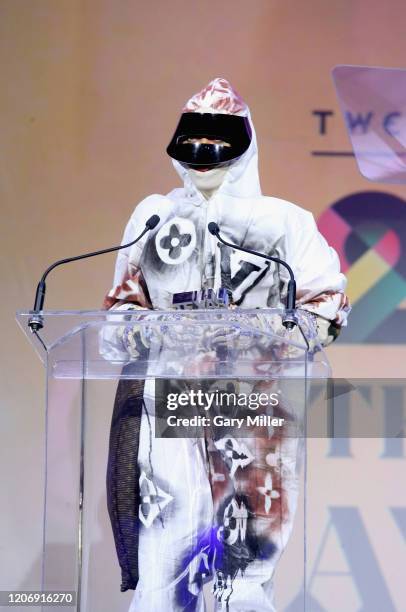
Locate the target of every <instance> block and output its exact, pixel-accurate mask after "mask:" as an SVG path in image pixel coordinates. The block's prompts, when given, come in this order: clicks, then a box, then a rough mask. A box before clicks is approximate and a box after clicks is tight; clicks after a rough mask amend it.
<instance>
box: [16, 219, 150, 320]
mask: <svg viewBox="0 0 406 612" xmlns="http://www.w3.org/2000/svg"><path fill="white" fill-rule="evenodd" d="M159 221H160V218H159V216H158V215H152V217H150V218H149V219H148V220H147V221H146V223H145V227H144V229H143V231H142V232H141V234H140V235H139V236H137V238H135V240H133V241H132V242H128V243H127V244H121V245H120V246H114V247H109V248H108V249H102V250H100V251H93V252H91V253H84V254H83V255H76V256H75V257H66V258H65V259H58V261H55V262H54V263H53V264H51V265H50V266H49V267H48V268H47V269H46V270H45V272H44V274H43V275H42V277H41V280H40V281H39V283H38V286H37V291H36V293H35V301H34V308H33V310H31V312H30V314H32V317H31V318H30V319H29V321H28V326H29V328H30V329H31V331H32V332H37V331H38V330H40V329H42V328H43V326H44V323H43V319H42V316H41V315H40V312H41V311H42V310H44V302H45V293H46V284H45V280H46V277H47V276H48V274H49V273H50V272H51V270H53V269H54V268H56V267H57V266H61V265H62V264H65V263H69V262H71V261H77V260H78V259H86V258H87V257H95V256H96V255H103V254H104V253H111V252H113V251H119V250H120V249H125V248H127V247H129V246H132V245H133V244H135V243H136V242H138V241H139V240H141V238H142V237H143V236H144V235H145V234H146V233H147V232H149V231H151V230H153V229H154V228H155V227H156V226H157V225H158V223H159Z"/></svg>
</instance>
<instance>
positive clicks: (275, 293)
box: [104, 79, 350, 612]
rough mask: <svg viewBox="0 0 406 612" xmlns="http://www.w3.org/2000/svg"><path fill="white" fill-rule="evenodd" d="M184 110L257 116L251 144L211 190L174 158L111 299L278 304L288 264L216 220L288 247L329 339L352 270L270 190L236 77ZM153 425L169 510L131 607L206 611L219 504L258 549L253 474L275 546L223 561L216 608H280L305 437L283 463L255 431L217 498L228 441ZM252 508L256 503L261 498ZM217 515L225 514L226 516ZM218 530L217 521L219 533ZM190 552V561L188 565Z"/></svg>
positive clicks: (272, 247)
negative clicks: (276, 517)
mask: <svg viewBox="0 0 406 612" xmlns="http://www.w3.org/2000/svg"><path fill="white" fill-rule="evenodd" d="M184 112H230V113H234V114H243V115H245V116H248V117H249V121H250V125H251V128H252V141H251V144H250V146H249V148H248V150H247V151H246V152H245V153H244V155H243V156H242V157H241V158H240V159H239V160H238V161H236V162H235V163H234V164H233V165H232V166H230V167H229V169H228V170H227V172H226V174H225V176H224V180H223V181H222V182H221V185H220V187H219V188H218V189H217V191H216V192H215V193H214V195H213V196H212V197H210V198H209V199H206V198H205V197H204V196H203V195H202V193H201V192H200V191H199V190H198V189H197V187H196V185H195V182H194V181H193V180H191V176H190V174H189V172H188V171H187V169H185V168H184V167H182V166H181V165H180V164H179V163H178V162H177V161H173V165H174V168H175V170H176V172H177V173H178V175H179V177H180V178H181V180H182V182H183V186H182V187H178V188H176V189H173V190H172V191H170V192H169V193H168V194H166V195H160V194H154V195H151V196H149V197H147V198H145V199H144V200H143V201H142V202H140V203H139V204H138V206H136V208H135V210H134V212H133V214H132V215H131V218H130V219H129V221H128V223H127V226H126V228H125V232H124V236H123V242H122V243H123V244H125V243H127V242H130V241H131V240H133V239H134V238H135V237H136V236H137V235H138V234H139V233H140V232H141V231H142V229H143V228H144V226H145V222H146V221H147V219H148V218H149V217H150V216H151V215H152V214H158V215H159V216H160V223H159V225H158V226H157V227H156V228H155V229H154V230H153V231H151V232H149V233H148V234H147V235H146V236H145V237H144V238H143V240H142V241H140V242H138V243H137V244H136V245H134V246H133V247H131V248H127V249H124V250H122V251H120V252H119V254H118V257H117V263H116V268H115V276H114V284H113V287H112V289H111V291H110V292H109V293H108V295H107V296H106V299H105V307H106V308H115V309H116V308H119V309H120V310H126V309H128V308H134V307H140V306H141V307H152V308H154V309H170V308H171V306H172V297H173V294H174V293H176V292H184V291H192V290H199V289H202V288H214V289H218V288H220V287H226V288H227V289H228V290H229V294H230V296H231V298H232V301H233V302H234V303H235V304H236V305H237V306H239V307H240V308H257V307H258V308H266V307H278V306H281V305H282V304H283V303H284V299H285V297H286V290H287V282H288V280H289V276H288V274H287V271H286V270H285V269H284V268H283V267H279V266H277V265H276V264H274V263H271V264H269V263H268V262H266V261H265V260H263V259H261V258H258V257H256V256H251V255H248V254H245V253H242V252H239V251H235V250H233V249H231V248H228V247H224V246H222V245H219V244H218V240H217V239H216V238H215V237H213V236H212V235H211V234H210V233H209V232H208V229H207V225H208V223H209V222H210V221H215V222H216V223H217V224H218V225H219V227H220V231H221V234H222V235H223V236H224V238H225V239H226V240H228V241H230V242H232V243H235V244H238V245H241V246H244V247H247V248H251V249H254V250H257V251H260V252H262V253H265V254H268V255H272V256H276V257H279V258H281V259H284V260H285V261H286V262H287V263H288V264H290V266H291V267H292V269H293V271H294V274H295V277H296V282H297V306H298V307H300V308H305V309H308V310H310V311H311V312H313V313H314V314H315V315H317V316H318V317H320V320H321V321H322V323H321V324H320V325H319V332H320V336H321V340H322V342H324V343H328V341H330V340H331V337H330V332H329V327H330V323H331V322H334V324H335V327H336V328H337V329H339V327H340V326H342V325H346V319H347V315H348V313H349V310H350V307H349V304H348V300H347V298H346V297H345V294H344V290H345V287H346V279H345V277H344V275H343V274H341V273H340V268H339V260H338V257H337V254H336V252H335V251H334V250H333V249H332V248H331V247H329V245H328V244H327V242H326V240H325V239H324V238H323V236H322V235H321V234H320V233H319V232H318V230H317V226H316V223H315V220H314V218H313V215H312V214H311V213H310V212H308V211H306V210H304V209H302V208H300V207H299V206H297V205H295V204H293V203H291V202H288V201H285V200H283V199H280V198H275V197H268V196H264V195H262V192H261V187H260V181H259V176H258V150H257V140H256V134H255V129H254V126H253V123H252V120H251V117H250V113H249V109H248V107H247V106H246V105H245V103H244V102H243V101H242V99H241V98H240V96H238V94H237V93H236V92H235V91H234V90H233V89H232V88H231V86H230V85H229V84H228V83H227V81H225V80H224V79H215V80H214V81H213V82H212V83H210V84H209V85H208V86H207V87H206V88H204V89H203V90H202V92H199V93H198V94H196V95H195V96H193V97H192V98H191V99H190V100H189V101H188V103H187V104H186V105H185V107H184ZM112 333H113V332H112ZM104 354H105V356H106V357H107V358H113V359H114V358H120V357H123V356H125V351H124V349H123V351H122V352H120V339H119V338H117V337H113V336H112V337H110V338H109V337H105V338H104ZM147 386H148V385H147ZM145 397H146V401H147V403H148V402H150V401H151V398H152V395H150V394H149V393H148V392H147V391H146V392H145ZM153 426H154V420H153V418H151V422H149V421H148V422H147V420H146V419H144V418H143V420H142V429H141V439H140V451H139V453H140V454H139V465H140V469H141V472H143V474H144V476H143V478H144V480H145V482H148V483H149V486H150V489H151V490H152V489H154V491H155V492H157V491H158V492H159V490H160V491H161V493H160V495H161V497H162V499H164V500H165V508H163V509H162V510H163V512H162V513H159V512H158V514H157V517H156V519H154V520H153V521H152V522H151V524H148V526H146V525H144V526H143V529H142V531H141V533H140V549H139V551H140V552H139V562H140V581H139V584H138V587H137V589H136V591H135V594H134V598H133V601H132V604H131V607H130V612H138V610H140V611H144V610H148V612H162V611H163V610H165V611H168V612H170V611H181V610H182V611H185V612H186V611H188V612H191V611H192V610H195V611H199V612H201V611H203V610H204V602H203V599H202V596H201V591H200V587H199V585H200V586H201V582H202V580H204V579H205V576H204V573H203V574H199V572H200V571H201V568H202V567H203V568H204V567H205V563H206V561H207V558H206V557H205V556H204V555H205V554H206V552H205V551H206V549H205V548H204V547H202V545H201V544H199V542H200V540H199V538H200V537H201V534H202V533H206V532H207V531H208V530H210V528H211V526H212V522H213V512H217V513H220V514H221V512H223V513H224V520H225V521H230V520H231V519H230V518H229V517H231V518H233V519H234V515H235V516H236V517H237V519H236V520H237V524H238V525H239V527H238V529H239V532H238V534H237V531H235V530H234V532H235V533H234V535H233V537H234V536H235V537H236V538H237V535H238V542H239V545H240V546H241V547H242V550H244V551H245V552H247V551H248V552H247V554H248V555H251V554H253V553H252V550H250V549H249V546H248V545H247V544H246V542H243V541H242V540H243V539H244V538H245V533H246V529H247V521H248V518H247V517H248V509H247V507H249V504H250V499H249V498H247V500H248V501H247V500H245V501H244V502H243V501H241V500H242V498H240V497H238V496H237V497H235V496H233V495H234V494H233V493H232V491H234V492H235V491H237V490H238V487H240V486H245V487H246V486H247V482H249V481H250V480H251V482H252V481H254V482H255V480H253V476H252V474H254V476H255V479H257V480H258V483H259V485H261V486H259V488H258V489H257V490H258V491H261V492H262V494H263V495H264V496H265V499H266V504H268V505H265V506H264V508H263V507H262V505H261V507H260V506H259V504H260V503H261V504H263V501H262V498H261V500H260V501H258V500H256V501H255V503H254V502H253V507H255V508H256V509H258V512H259V514H255V517H254V518H252V520H253V521H254V523H253V525H254V531H255V532H260V533H262V532H263V533H264V534H268V535H266V536H264V540H265V541H267V538H268V537H270V540H269V542H268V544H267V546H268V548H266V546H265V549H266V550H267V551H268V553H269V554H268V553H267V554H268V557H266V555H265V553H264V556H263V557H262V558H259V559H255V558H254V559H250V561H249V562H247V566H246V567H244V566H241V567H239V566H238V563H239V562H238V559H237V570H236V572H234V574H233V573H227V572H228V570H227V569H225V568H223V569H221V568H220V569H219V568H217V569H216V573H215V576H214V577H215V585H214V595H215V597H216V601H217V603H216V606H217V607H216V609H217V610H228V611H229V612H237V611H240V612H250V611H252V610H255V611H256V612H259V611H263V612H273V611H274V610H275V608H274V603H273V585H272V580H273V574H274V570H275V565H276V564H277V561H278V559H279V557H280V555H281V553H282V552H283V549H284V547H285V546H286V543H287V540H288V538H289V534H290V531H291V529H292V524H293V517H294V514H295V509H296V504H297V496H298V488H299V487H298V475H297V471H298V466H299V463H300V455H301V451H300V446H301V445H300V444H298V441H297V440H290V441H288V442H287V443H286V441H285V445H283V444H282V445H281V446H280V447H279V452H280V462H279V463H278V464H276V463H275V464H274V463H272V461H271V456H273V455H274V454H275V452H276V451H275V445H270V443H269V444H268V446H266V444H264V443H263V442H261V443H260V442H258V443H256V441H255V439H254V440H251V441H250V443H249V444H251V447H250V449H251V450H250V454H251V455H252V456H253V457H254V459H253V462H252V465H251V466H247V467H242V466H241V465H240V466H239V468H238V470H237V471H236V475H235V476H234V475H233V474H231V475H230V474H228V472H227V469H226V467H224V473H223V477H224V479H225V481H226V482H227V483H228V485H227V486H228V489H227V495H229V496H230V497H228V498H227V497H224V499H223V498H222V497H221V495H220V497H218V496H217V498H216V497H215V495H214V493H213V491H210V484H209V479H208V475H209V472H211V473H212V474H216V475H217V476H219V477H220V476H221V473H220V474H219V472H222V469H223V468H222V467H221V466H220V467H219V465H220V464H221V457H222V455H221V452H220V451H219V448H220V446H221V444H220V443H219V445H218V446H217V448H215V447H212V449H211V451H210V449H209V452H210V453H211V457H212V461H213V465H214V467H213V465H211V467H210V469H209V466H208V460H207V452H206V448H205V441H204V440H193V439H188V440H181V441H174V440H160V439H155V438H154V437H153V433H152V436H151V429H150V428H151V427H152V428H153ZM230 440H231V442H230ZM220 442H221V441H220ZM226 443H227V444H229V445H231V448H232V451H233V452H234V451H235V452H237V451H238V453H240V455H241V452H242V451H241V448H246V446H245V447H243V446H242V445H243V443H244V440H240V441H239V440H238V439H235V440H234V439H233V438H228V439H227V440H226V441H225V442H224V444H223V448H225V446H224V445H225V444H226ZM216 444H217V442H216ZM249 444H248V445H249ZM233 445H234V447H233ZM271 447H272V448H271ZM276 448H278V445H277V444H276ZM272 449H273V450H272ZM238 453H237V454H238ZM151 461H152V465H153V467H154V470H153V474H152V469H151V471H150V472H148V470H149V468H150V467H151ZM248 470H253V472H252V474H251V473H250V475H249V476H248V480H247V476H245V477H244V474H247V473H248ZM278 470H279V471H278ZM145 474H147V476H145ZM282 476H283V478H285V481H284V480H283V478H282ZM147 477H148V480H146V479H147ZM154 479H155V480H154ZM278 482H279V483H280V484H279V485H278V484H277V483H278ZM154 483H155V484H154ZM272 483H273V484H272ZM275 483H276V484H275ZM154 487H155V488H154ZM230 491H231V493H230ZM282 494H283V498H284V500H285V504H286V507H285V508H284V512H285V519H284V520H285V522H284V524H283V526H282V525H280V528H279V531H277V533H276V535H275V531H273V530H274V529H275V527H274V526H272V528H270V529H268V528H269V521H268V519H269V517H268V515H267V513H268V512H269V508H271V504H274V506H275V505H277V504H278V503H281V502H280V501H278V499H279V500H280V499H282V497H281V496H282ZM256 495H257V497H258V494H257V493H256ZM223 502H224V503H225V504H226V506H225V510H224V506H223V505H222V504H223ZM227 504H228V505H227ZM255 504H257V505H256V506H255ZM274 506H272V507H274ZM250 512H251V513H253V512H254V511H253V510H252V508H251V510H250ZM255 512H256V510H255ZM244 513H245V514H244ZM159 514H161V517H159V516H158V515H159ZM220 514H217V515H216V517H217V519H216V520H217V522H218V521H219V520H220V519H219V518H218V517H219V516H220ZM250 516H252V514H251V515H250ZM161 519H162V521H165V525H166V528H164V527H163V523H162V521H161V522H160V520H161ZM225 524H226V523H224V524H223V525H222V526H221V525H220V531H221V530H223V531H221V533H224V529H225V527H224V525H225ZM228 524H229V523H227V525H228ZM272 525H274V523H272ZM228 528H229V527H227V529H228ZM258 530H259V531H258ZM261 530H262V531H261ZM220 531H218V532H217V531H216V533H217V536H218V534H219V533H220ZM269 533H271V534H272V536H269ZM217 536H216V537H217ZM230 541H231V540H230ZM199 546H200V548H199ZM233 546H234V541H233ZM194 547H195V550H194ZM265 549H264V550H265ZM202 551H203V552H202ZM185 559H186V560H187V559H189V561H188V562H187V563H186V560H185ZM233 567H234V566H233ZM233 571H234V570H233ZM199 576H200V578H199ZM199 580H200V582H199ZM185 592H186V593H187V597H186V595H185ZM185 597H186V599H185ZM182 598H183V599H182Z"/></svg>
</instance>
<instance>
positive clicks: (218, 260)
mask: <svg viewBox="0 0 406 612" xmlns="http://www.w3.org/2000/svg"><path fill="white" fill-rule="evenodd" d="M216 83H217V85H218V84H220V85H221V90H222V91H224V90H227V89H228V88H229V89H228V91H229V92H232V94H233V95H237V94H236V93H235V92H234V90H232V88H231V86H230V85H229V84H228V83H227V82H226V81H225V80H224V79H215V80H214V81H212V83H210V84H209V86H208V87H211V91H215V90H216ZM204 91H207V88H205V90H203V92H204ZM217 91H218V87H217ZM198 95H199V94H197V96H198ZM193 99H196V96H195V97H194V98H192V100H193ZM189 102H190V101H189ZM206 105H207V100H206ZM205 112H207V110H205ZM211 112H213V110H212V111H211ZM219 112H227V111H226V110H224V109H222V110H221V111H219ZM246 114H247V115H248V117H249V121H250V125H251V129H252V141H251V144H250V146H249V148H248V150H247V151H246V152H245V153H244V154H243V155H242V157H240V158H239V159H238V160H237V161H236V162H235V163H234V164H233V165H232V166H231V167H230V168H229V170H228V172H227V173H226V175H225V178H224V180H223V182H222V184H221V186H220V187H219V189H218V190H217V191H216V192H215V193H214V195H213V196H212V197H211V198H209V199H208V200H206V199H205V197H204V196H203V195H202V193H201V192H200V191H199V190H198V189H197V188H196V187H195V185H194V183H193V182H192V180H191V178H190V175H189V173H188V171H187V170H186V169H185V168H184V167H182V166H181V165H180V164H179V163H178V162H177V161H175V160H173V165H174V167H175V169H176V171H177V173H178V174H179V176H180V178H181V179H182V180H183V187H179V188H176V189H173V190H172V191H170V192H169V193H168V194H167V195H160V194H154V195H151V196H149V197H147V198H145V199H144V200H143V201H141V202H140V203H139V204H138V206H136V208H135V210H134V212H133V214H132V215H131V218H130V220H129V221H128V224H127V227H126V229H125V232H124V236H123V241H122V244H125V243H127V242H131V241H132V240H134V238H135V237H136V236H137V235H138V234H139V233H140V232H141V231H142V229H143V228H144V226H145V222H146V221H147V219H148V218H149V217H150V216H151V215H153V214H158V215H159V217H160V223H159V225H158V226H157V227H156V228H155V229H154V230H153V231H151V232H149V233H148V234H146V235H145V237H144V238H143V239H142V240H141V241H140V242H138V243H137V244H135V245H133V246H132V247H131V248H129V249H123V250H121V251H119V254H118V257H117V263H116V269H115V276H114V286H113V288H112V289H111V291H110V292H109V293H108V295H107V296H106V298H105V302H104V307H105V308H120V309H127V308H131V307H134V305H138V306H141V307H151V306H152V307H153V308H154V309H169V308H171V307H172V296H173V294H174V293H178V292H183V291H192V290H199V289H202V288H210V287H212V288H214V289H219V288H220V287H225V288H227V289H228V290H229V292H230V294H231V296H232V301H233V302H234V303H235V304H237V305H238V306H240V307H241V308H265V307H268V308H271V307H278V306H281V305H282V304H283V302H284V299H285V296H286V289H287V282H288V280H289V277H288V274H287V271H286V269H285V268H284V267H282V266H278V265H277V264H275V263H274V262H271V263H269V262H267V261H265V260H264V259H261V258H259V257H256V256H251V255H249V254H246V253H242V252H241V251H236V250H234V249H232V248H230V247H226V246H224V245H222V244H220V243H219V242H218V240H217V238H216V237H214V236H212V235H211V234H210V233H209V231H208V229H207V225H208V223H209V222H210V221H215V222H216V223H217V224H218V225H219V227H220V231H221V234H222V236H223V237H224V238H225V239H226V240H227V241H229V242H232V243H235V244H238V245H241V246H244V247H246V248H249V249H254V250H256V251H259V252H262V253H264V254H267V255H272V256H276V257H278V258H280V259H283V260H285V261H286V262H287V263H288V264H289V265H290V266H291V267H292V269H293V272H294V274H295V278H296V283H297V306H298V307H301V308H305V309H307V310H310V311H312V312H314V313H315V314H317V315H319V317H320V318H318V320H319V322H321V323H322V324H321V325H319V332H320V336H321V338H320V339H321V341H322V342H323V343H324V344H327V343H328V341H331V340H332V339H333V338H334V337H335V336H336V335H337V333H338V330H339V328H340V327H341V326H342V325H346V318H347V314H348V312H349V310H350V307H349V304H348V299H347V298H346V296H345V294H344V290H345V287H346V278H345V276H344V275H343V274H341V273H340V266H339V260H338V256H337V254H336V252H335V251H334V250H333V249H332V248H331V247H329V245H328V244H327V242H326V240H325V239H324V238H323V236H322V235H321V234H320V233H319V231H318V229H317V226H316V223H315V221H314V218H313V215H312V214H311V213H310V212H308V211H306V210H304V209H302V208H300V207H299V206H296V205H295V204H292V203H291V202H287V201H285V200H282V199H279V198H274V197H268V196H264V195H262V192H261V187H260V182H259V177H258V150H257V140H256V135H255V130H254V126H253V123H252V120H251V118H250V114H249V111H248V108H247V112H246ZM331 323H333V325H331ZM332 329H333V330H334V333H333V335H331V330H332ZM328 330H330V331H328ZM329 334H330V335H329Z"/></svg>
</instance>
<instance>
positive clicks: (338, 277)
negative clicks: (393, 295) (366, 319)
mask: <svg viewBox="0 0 406 612" xmlns="http://www.w3.org/2000/svg"><path fill="white" fill-rule="evenodd" d="M290 221H293V220H292V219H290ZM289 225H290V227H289V233H288V236H289V253H290V261H291V262H292V267H293V271H294V273H295V276H296V285H297V302H296V305H297V308H302V309H305V310H307V311H309V312H311V313H313V314H314V315H315V323H316V327H317V332H318V336H319V339H320V341H321V343H322V344H323V345H324V346H326V345H327V344H330V342H332V341H333V340H335V338H336V337H337V336H338V334H339V333H340V330H341V328H342V327H343V326H346V325H347V317H348V315H349V313H350V310H351V306H350V303H349V300H348V297H347V295H346V294H345V289H346V286H347V279H346V277H345V276H344V274H342V273H341V272H340V261H339V258H338V255H337V253H336V251H335V250H334V249H333V248H332V247H330V246H329V245H328V243H327V241H326V240H325V238H324V237H323V236H322V234H321V233H320V232H319V231H318V229H317V225H316V222H315V220H314V217H313V215H312V214H311V213H310V212H308V211H305V210H301V211H300V214H299V215H295V216H294V221H293V222H292V223H289Z"/></svg>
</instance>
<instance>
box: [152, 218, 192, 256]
mask: <svg viewBox="0 0 406 612" xmlns="http://www.w3.org/2000/svg"><path fill="white" fill-rule="evenodd" d="M191 240H192V236H191V234H187V233H185V234H181V233H180V231H179V228H178V226H177V225H176V224H175V223H173V224H172V225H171V227H170V228H169V235H168V236H164V237H163V238H161V241H160V243H159V245H160V247H161V248H163V249H167V250H168V251H169V257H170V258H171V259H178V257H179V256H180V254H181V252H182V249H183V248H184V247H186V246H188V245H189V244H190V242H191Z"/></svg>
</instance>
